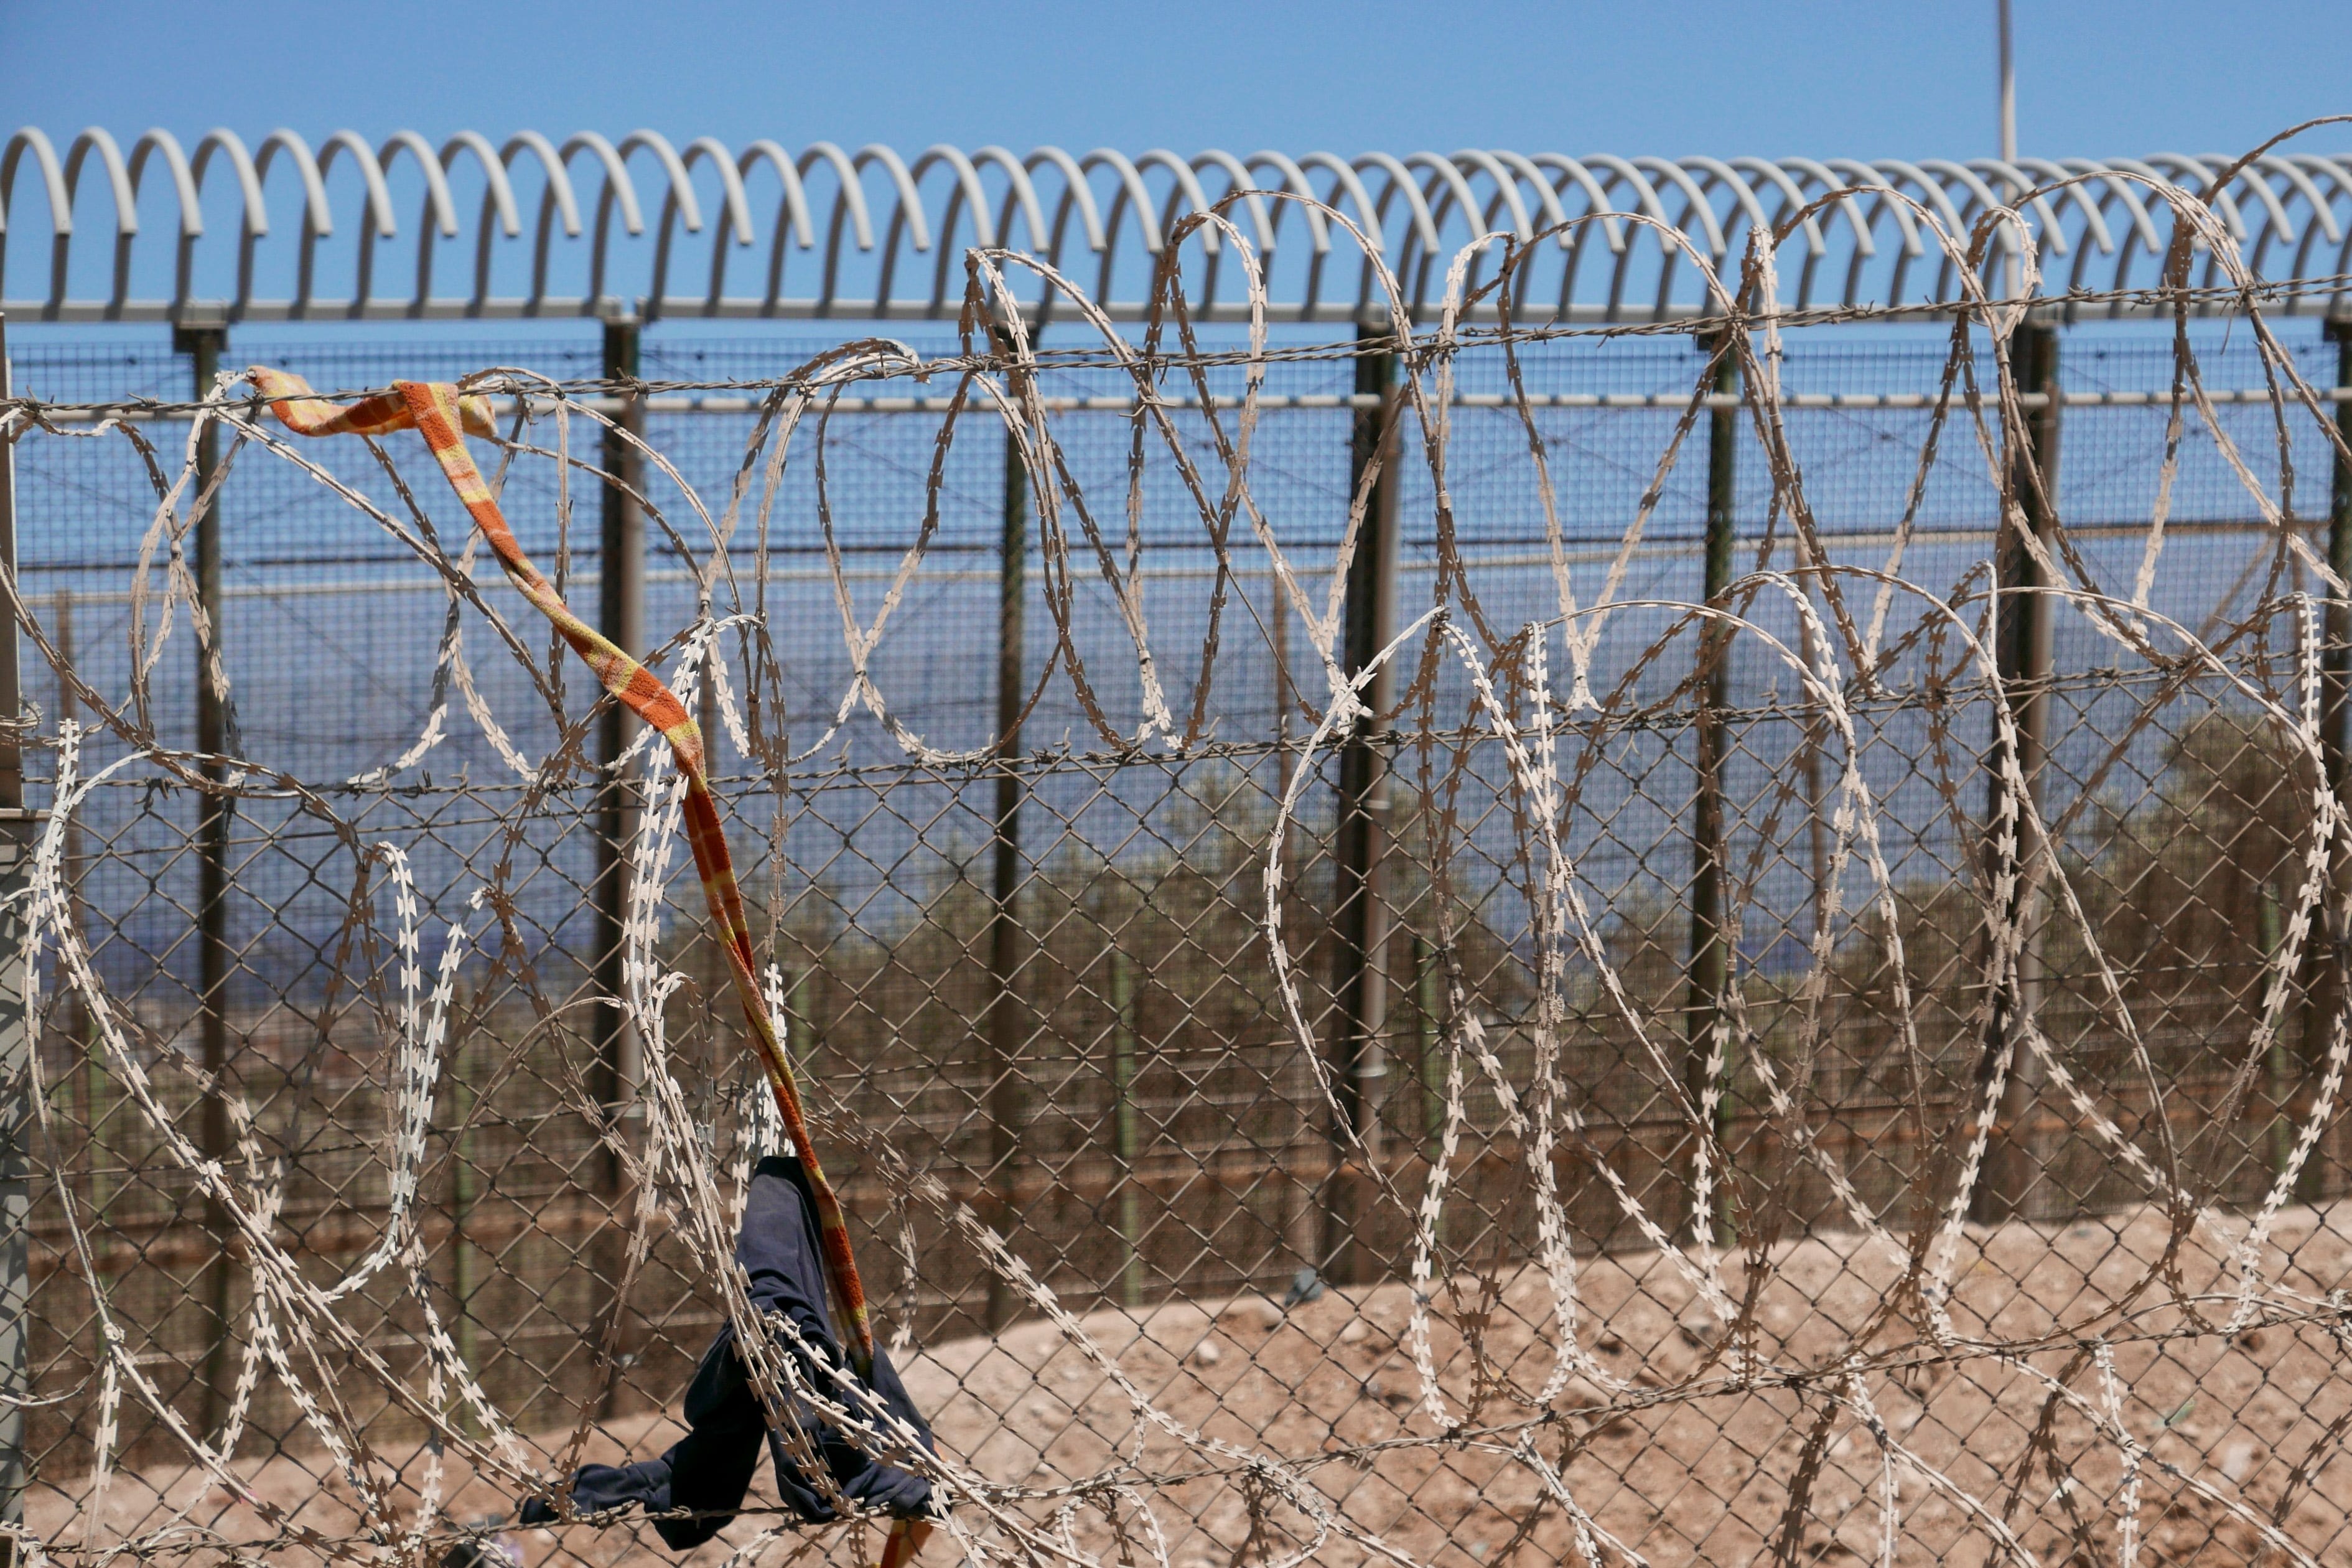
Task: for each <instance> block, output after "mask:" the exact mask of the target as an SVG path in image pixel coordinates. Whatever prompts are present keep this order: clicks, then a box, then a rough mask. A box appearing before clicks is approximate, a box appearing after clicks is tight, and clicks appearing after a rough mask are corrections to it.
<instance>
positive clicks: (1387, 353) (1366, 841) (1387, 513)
mask: <svg viewBox="0 0 2352 1568" xmlns="http://www.w3.org/2000/svg"><path fill="white" fill-rule="evenodd" d="M1390 330H1391V329H1390V327H1389V324H1388V323H1387V322H1386V321H1365V322H1364V323H1362V324H1361V325H1360V326H1359V327H1358V328H1357V333H1356V337H1357V342H1358V343H1359V344H1360V345H1361V346H1360V352H1359V353H1358V354H1357V358H1356V392H1357V395H1359V396H1369V397H1377V398H1379V399H1380V402H1379V404H1378V405H1376V406H1371V407H1364V408H1359V409H1357V410H1356V416H1355V422H1354V428H1353V439H1352V441H1351V442H1350V445H1349V465H1348V466H1349V481H1350V482H1349V495H1350V496H1361V495H1363V494H1364V487H1365V484H1366V482H1367V479H1368V477H1370V476H1371V475H1372V473H1373V469H1374V468H1375V466H1376V465H1377V468H1378V475H1377V477H1376V478H1371V479H1370V484H1371V489H1370V495H1369V496H1368V497H1366V508H1365V513H1364V525H1363V531H1362V533H1361V534H1360V537H1359V538H1358V539H1357V541H1356V554H1355V558H1354V559H1353V560H1352V561H1350V562H1349V564H1348V600H1347V613H1346V623H1345V626H1344V629H1343V631H1342V633H1341V636H1342V639H1343V646H1342V647H1341V650H1340V652H1341V657H1342V659H1343V666H1342V668H1344V669H1345V670H1346V672H1347V673H1348V674H1349V676H1355V675H1359V674H1361V673H1362V672H1363V671H1364V670H1365V669H1367V668H1370V665H1371V663H1372V660H1373V659H1374V658H1376V657H1378V655H1379V653H1380V651H1381V648H1382V647H1385V646H1386V645H1387V643H1388V640H1389V637H1390V627H1391V626H1392V625H1393V624H1394V622H1395V618H1396V616H1395V600H1396V554H1397V482H1396V473H1395V467H1396V464H1395V457H1396V450H1395V448H1396V419H1395V414H1396V395H1395V392H1396V379H1397V352H1396V350H1397V345H1396V344H1395V342H1393V341H1392V340H1391V338H1390V335H1389V334H1390ZM1395 688H1396V682H1395V677H1394V673H1393V670H1392V669H1391V668H1385V667H1384V668H1382V669H1381V673H1380V674H1379V675H1378V676H1376V677H1374V678H1373V679H1372V681H1371V682H1370V686H1369V687H1368V688H1367V689H1365V691H1364V692H1363V700H1364V702H1365V705H1366V706H1368V707H1370V709H1372V710H1373V711H1374V712H1375V713H1385V712H1386V711H1387V710H1388V709H1389V708H1390V707H1391V706H1392V705H1393V704H1394V702H1395ZM1384 729H1385V720H1380V719H1375V720H1368V721H1362V722H1360V723H1359V724H1358V725H1357V726H1356V727H1355V730H1354V731H1353V732H1352V733H1350V734H1349V737H1348V740H1347V742H1346V743H1345V745H1344V746H1343V747H1342V748H1341V750H1340V752H1339V803H1338V806H1339V810H1338V824H1337V826H1338V834H1337V837H1338V844H1337V846H1336V849H1337V855H1336V862H1337V866H1336V869H1337V872H1338V877H1337V881H1338V886H1337V887H1336V888H1335V889H1333V893H1332V920H1331V931H1332V937H1333V942H1332V963H1331V996H1332V1000H1333V1002H1334V1003H1335V1004H1336V1005H1337V1008H1338V1017H1337V1019H1336V1021H1335V1026H1334V1037H1333V1040H1332V1047H1333V1048H1332V1053H1331V1056H1332V1059H1331V1069H1332V1070H1331V1086H1332V1089H1333V1091H1334V1093H1333V1099H1334V1100H1335V1102H1336V1103H1335V1104H1334V1106H1333V1108H1332V1117H1331V1126H1330V1142H1331V1174H1330V1177H1329V1180H1328V1183H1327V1184H1326V1186H1325V1189H1324V1199H1323V1245H1322V1254H1323V1272H1324V1274H1325V1275H1326V1276H1327V1277H1328V1278H1329V1279H1332V1280H1334V1281H1336V1282H1338V1283H1340V1284H1352V1283H1354V1282H1355V1281H1356V1279H1357V1278H1358V1276H1359V1273H1360V1268H1361V1258H1360V1256H1359V1254H1360V1248H1359V1247H1358V1239H1359V1238H1358V1236H1357V1232H1358V1230H1359V1228H1360V1226H1361V1223H1362V1218H1363V1215H1362V1210H1363V1194H1364V1193H1365V1191H1366V1189H1367V1187H1368V1185H1369V1183H1368V1180H1367V1177H1366V1173H1363V1172H1361V1171H1359V1170H1358V1169H1356V1167H1355V1160H1356V1152H1355V1146H1356V1143H1357V1142H1358V1141H1359V1140H1361V1142H1362V1144H1363V1147H1364V1151H1365V1157H1366V1158H1368V1159H1370V1160H1374V1161H1377V1160H1378V1159H1379V1158H1380V1108H1379V1105H1378V1104H1377V1102H1376V1100H1375V1098H1374V1097H1375V1095H1376V1093H1377V1091H1378V1089H1379V1087H1380V1083H1379V1080H1380V1079H1381V1077H1382V1076H1383V1075H1384V1074H1385V1073H1386V1072H1387V1070H1388V1069H1387V1067H1386V1064H1385V1063H1384V1062H1383V1061H1382V1060H1381V1036H1382V1033H1383V1031H1384V1030H1385V1028H1386V1026H1387V1023H1388V975H1387V962H1386V956H1387V951H1388V936H1389V929H1388V926H1389V921H1388V916H1389V911H1388V908H1387V902H1386V900H1385V899H1384V897H1383V888H1382V881H1383V879H1382V876H1381V858H1382V856H1383V854H1384V852H1385V849H1386V839H1387V837H1388V814H1389V800H1388V770H1387V767H1386V760H1387V752H1386V747H1385V744H1384V742H1385V741H1386V739H1387V737H1386V734H1385V733H1384Z"/></svg>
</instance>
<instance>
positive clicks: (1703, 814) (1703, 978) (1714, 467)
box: [1683, 333, 1739, 1246]
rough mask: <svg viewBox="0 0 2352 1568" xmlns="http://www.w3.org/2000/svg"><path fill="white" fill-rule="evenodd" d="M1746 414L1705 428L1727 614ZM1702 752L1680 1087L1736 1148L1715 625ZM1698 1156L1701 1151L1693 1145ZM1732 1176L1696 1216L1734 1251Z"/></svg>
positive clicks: (1715, 559) (1733, 381) (1715, 575)
mask: <svg viewBox="0 0 2352 1568" xmlns="http://www.w3.org/2000/svg"><path fill="white" fill-rule="evenodd" d="M1698 346H1699V347H1700V348H1701V349H1702V350H1711V351H1718V357H1717V360H1716V362H1715V376H1714V383H1713V385H1714V390H1715V391H1716V392H1717V393H1718V394H1727V393H1734V392H1737V391H1738V390H1739V365H1738V360H1737V359H1736V358H1734V357H1733V355H1732V354H1731V353H1730V352H1729V348H1728V345H1727V343H1726V342H1724V341H1723V339H1722V338H1721V337H1720V336H1719V335H1717V334H1713V333H1709V334H1705V335H1702V336H1701V337H1700V338H1699V339H1698ZM1738 443H1739V411H1738V409H1736V408H1715V409H1711V410H1709V412H1708V415H1707V422H1706V565H1705V568H1704V570H1705V573H1706V587H1705V594H1706V603H1708V604H1710V605H1717V606H1718V607H1722V604H1723V596H1724V595H1725V593H1726V592H1727V590H1728V589H1729V588H1730V586H1731V573H1732V553H1733V548H1732V547H1733V544H1734V542H1736V540H1737V538H1738V513H1737V502H1738ZM1698 650H1699V651H1698V666H1699V683H1698V699H1699V704H1698V734H1697V742H1698V755H1697V757H1696V764H1695V769H1694V771H1695V773H1696V777H1695V778H1694V780H1693V794H1692V800H1691V889H1690V910H1691V927H1690V964H1689V969H1688V977H1689V1001H1688V1003H1687V1004H1686V1007H1685V1042H1686V1043H1685V1058H1684V1060H1685V1067H1684V1080H1683V1087H1684V1089H1685V1091H1686V1092H1687V1093H1688V1094H1689V1096H1690V1100H1691V1103H1692V1104H1693V1105H1695V1106H1698V1107H1701V1108H1704V1107H1706V1103H1707V1100H1708V1099H1709V1097H1710V1096H1712V1097H1713V1098H1714V1100H1715V1106H1714V1111H1713V1115H1712V1118H1711V1120H1712V1122H1713V1125H1712V1126H1711V1127H1709V1128H1708V1129H1707V1131H1710V1132H1711V1133H1712V1134H1713V1135H1714V1138H1715V1141H1716V1143H1717V1146H1718V1147H1720V1148H1722V1149H1723V1150H1725V1151H1726V1152H1728V1151H1729V1149H1730V1147H1731V1110H1732V1106H1731V1086H1730V1079H1731V1075H1732V1068H1733V1065H1734V1064H1733V1062H1732V1060H1731V1018H1730V1014H1729V1011H1728V1009H1727V1005H1726V998H1727V994H1728V993H1729V991H1730V988H1731V943H1730V939H1729V933H1728V932H1727V930H1726V929H1725V910H1724V897H1723V884H1724V869H1725V866H1726V862H1727V858H1728V848H1727V844H1726V835H1725V829H1724V818H1723V768H1724V762H1725V760H1726V758H1727V757H1728V756H1729V754H1730V734H1729V726H1728V722H1727V719H1726V714H1727V710H1729V708H1730V706H1731V630H1730V628H1729V627H1728V626H1725V625H1723V624H1722V623H1721V622H1718V621H1713V620H1709V621H1707V622H1706V623H1704V624H1703V625H1702V626H1701V627H1700V630H1699V638H1698ZM1694 1153H1695V1154H1697V1153H1698V1151H1697V1150H1696V1147H1694ZM1729 1176H1730V1173H1729V1172H1728V1171H1718V1172H1717V1173H1716V1176H1715V1180H1716V1185H1715V1198H1714V1202H1713V1204H1712V1205H1711V1206H1712V1207H1713V1208H1714V1210H1715V1212H1714V1213H1713V1214H1711V1215H1705V1214H1702V1215H1692V1223H1693V1225H1694V1226H1698V1227H1708V1228H1711V1229H1712V1230H1713V1232H1714V1236H1715V1239H1716V1242H1717V1245H1718V1246H1729V1245H1730V1244H1731V1239H1732V1237H1731V1217H1732V1205H1731V1190H1730V1184H1729Z"/></svg>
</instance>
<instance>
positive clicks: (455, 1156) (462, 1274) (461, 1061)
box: [449, 1035, 482, 1433]
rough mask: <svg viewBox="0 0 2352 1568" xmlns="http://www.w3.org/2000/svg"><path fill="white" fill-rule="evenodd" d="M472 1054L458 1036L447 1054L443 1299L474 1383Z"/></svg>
mask: <svg viewBox="0 0 2352 1568" xmlns="http://www.w3.org/2000/svg"><path fill="white" fill-rule="evenodd" d="M475 1054H476V1053H475V1052H474V1050H473V1048H472V1042H471V1041H470V1040H469V1039H468V1038H467V1037H465V1036H462V1035H461V1036H460V1037H458V1039H457V1044H456V1045H455V1046H454V1047H451V1049H450V1052H449V1077H450V1078H451V1079H453V1080H454V1081H453V1082H452V1083H451V1084H450V1096H449V1099H450V1105H449V1110H450V1113H451V1114H452V1115H453V1116H454V1117H456V1119H457V1140H456V1142H457V1147H456V1148H455V1149H453V1150H452V1151H451V1152H450V1157H449V1164H450V1171H449V1296H450V1300H452V1301H453V1302H454V1303H455V1305H456V1308H457V1324H456V1330H457V1335H456V1337H457V1361H458V1363H459V1364H460V1365H462V1366H463V1367H465V1369H466V1374H467V1376H469V1377H472V1378H475V1379H477V1380H478V1379H479V1378H480V1377H481V1375H482V1362H481V1346H480V1334H479V1327H478V1321H477V1320H476V1318H475V1316H474V1298H475V1296H476V1295H477V1294H478V1292H479V1291H480V1289H481V1288H482V1279H481V1274H482V1257H481V1252H480V1249H479V1248H478V1247H475V1245H474V1239H473V1234H472V1230H473V1223H474V1205H475V1203H476V1202H477V1200H478V1198H479V1196H480V1194H479V1192H478V1188H477V1184H476V1182H475V1179H474V1160H475V1155H476V1152H477V1151H476V1148H475V1144H474V1104H475V1101H474V1075H473V1071H472V1067H471V1058H473V1057H474V1055H475ZM457 1419H458V1423H459V1426H460V1428H461V1429H462V1430H464V1431H466V1432H467V1433H472V1432H474V1431H476V1430H477V1417H476V1415H475V1414H474V1407H473V1406H472V1405H470V1404H467V1405H461V1407H460V1409H459V1413H458V1417H457Z"/></svg>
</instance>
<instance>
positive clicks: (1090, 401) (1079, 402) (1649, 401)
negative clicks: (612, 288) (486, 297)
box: [0, 386, 2352, 425]
mask: <svg viewBox="0 0 2352 1568" xmlns="http://www.w3.org/2000/svg"><path fill="white" fill-rule="evenodd" d="M2311 391H2312V395H2313V396H2315V398H2317V399H2318V400H2319V401H2320V402H2322V403H2352V386H2315V387H2313V388H2312V389H2311ZM2278 396H2279V395H2278V394H2277V393H2276V392H2274V391H2273V390H2271V389H2270V388H2268V387H2260V386H2250V387H2225V388H2220V389H2211V390H2208V391H2206V392H2205V393H2204V394H2203V397H2204V400H2205V401H2206V402H2208V403H2210V404H2213V405H2217V406H2231V405H2247V404H2269V403H2271V402H2273V400H2275V399H2277V398H2278ZM2050 400H2051V395H2050V394H2048V393H2043V392H2024V393H2020V394H2018V395H2017V404H2018V406H2019V407H2021V408H2046V407H2048V406H2049V405H2050ZM2057 400H2058V403H2059V405H2060V406H2061V407H2064V408H2167V407H2170V406H2171V405H2172V403H2173V401H2174V398H2173V395H2172V394H2171V393H2169V392H2066V393H2060V394H2058V395H2057ZM765 401H766V400H765V399H762V398H756V397H742V396H737V395H718V396H710V397H663V396H653V397H647V398H646V399H644V400H643V402H642V403H641V404H638V405H632V404H630V403H628V402H627V401H626V400H625V399H622V398H617V397H574V398H566V399H562V400H561V401H559V400H558V399H555V398H536V397H535V398H533V399H531V405H532V411H533V412H534V413H552V412H554V410H555V409H556V408H558V407H559V406H569V407H572V408H575V409H583V410H587V411H590V412H593V413H597V414H618V413H620V412H621V411H622V410H623V409H625V408H627V407H631V406H642V407H643V408H644V409H645V410H646V412H647V413H648V414H735V415H742V414H755V413H757V412H758V411H759V410H760V408H761V405H763V403H764V402H765ZM819 401H820V402H821V404H822V405H823V406H824V407H825V408H827V409H829V410H830V411H832V412H833V413H835V414H948V413H951V412H954V411H955V409H956V405H957V400H956V399H954V398H952V397H842V398H836V399H820V400H819ZM1037 401H1038V402H1039V403H1040V404H1042V405H1044V407H1045V410H1046V412H1048V413H1051V414H1131V413H1133V412H1135V411H1136V410H1137V409H1138V408H1142V407H1147V406H1149V407H1152V408H1165V409H1169V410H1171V411H1180V412H1181V411H1186V410H1190V411H1192V412H1195V413H1197V412H1199V411H1200V409H1201V408H1202V406H1203V404H1202V400H1201V399H1200V398H1197V397H1153V398H1150V399H1148V400H1147V399H1144V398H1139V397H1134V396H1105V397H1041V398H1039V399H1038V400H1037ZM1694 401H1696V404H1697V405H1698V406H1699V407H1700V408H1703V409H1710V410H1712V409H1717V408H1732V409H1737V408H1744V407H1746V406H1748V404H1749V403H1750V402H1751V401H1753V400H1752V399H1749V398H1747V397H1743V396H1741V395H1738V394H1737V393H1712V392H1711V393H1708V394H1706V395H1704V396H1701V397H1699V398H1697V399H1696V400H1694V399H1693V398H1692V396H1691V395H1690V394H1688V393H1686V392H1557V393H1529V394H1528V395H1525V396H1524V397H1522V396H1519V395H1514V394H1510V393H1501V392H1465V393H1456V394H1455V395H1454V396H1453V397H1451V398H1449V399H1448V400H1447V406H1449V407H1454V408H1517V407H1519V406H1520V405H1523V404H1524V405H1526V406H1527V407H1529V408H1668V409H1682V408H1688V407H1690V406H1691V405H1692V404H1693V402H1694ZM1774 401H1775V402H1776V403H1777V404H1778V405H1780V407H1782V408H1821V409H1836V408H1843V409H1852V410H1855V411H1858V412H1868V411H1871V410H1874V409H1926V408H1933V407H1935V406H1936V405H1937V401H1938V398H1937V395H1936V394H1935V393H1932V392H1790V393H1783V394H1781V395H1780V396H1779V397H1778V398H1776V399H1774ZM1979 401H1980V402H1981V403H1984V404H1988V405H1989V404H1990V403H1992V402H1993V401H1994V400H1993V399H1992V398H1991V397H1990V396H1987V397H1983V398H1981V399H1980V400H1979ZM2180 401H2181V402H2182V404H2183V405H2194V404H2195V402H2196V401H2197V400H2196V399H2195V398H2190V397H2184V398H2182V399H2180ZM2288 401H2293V398H2292V396H2290V397H2289V399H2288ZM488 403H489V405H490V408H491V410H492V412H493V413H495V414H498V415H500V416H507V415H511V414H512V413H513V412H514V411H515V399H513V398H511V397H492V398H490V399H488ZM1249 403H1254V404H1255V406H1256V407H1257V408H1258V409H1259V410H1261V411H1262V412H1268V413H1271V412H1276V411H1280V410H1287V409H1315V408H1320V409H1356V408H1378V407H1379V406H1380V405H1381V399H1380V398H1379V397H1377V396H1373V395H1366V394H1360V393H1296V394H1278V395H1266V396H1264V397H1258V398H1255V399H1244V398H1240V397H1220V396H1213V397H1211V398H1209V399H1208V400H1207V403H1206V406H1208V407H1210V408H1214V409H1218V410H1238V409H1240V408H1242V407H1243V406H1244V405H1245V404H1249ZM1950 403H1951V405H1952V407H1953V408H1955V409H1962V408H1966V407H1967V406H1969V399H1967V398H1965V397H1961V396H1958V395H1954V396H1953V397H1952V398H1951V399H1950ZM18 406H22V407H26V408H29V409H36V410H37V411H38V413H39V416H40V417H41V418H43V419H45V420H47V421H48V422H50V423H52V424H57V425H90V424H96V423H97V422H99V421H100V420H102V419H121V420H127V421H134V422H138V423H142V424H143V423H150V422H162V421H168V420H175V419H176V420H182V421H184V420H185V419H186V418H187V417H188V414H189V411H190V409H191V407H192V406H193V405H188V404H158V405H152V406H148V405H138V404H130V405H124V404H51V403H38V402H36V401H33V400H30V399H25V400H20V401H19V403H18ZM0 408H5V405H0ZM962 412H963V414H964V416H966V417H968V418H974V419H981V418H988V417H992V416H991V415H990V414H989V413H988V411H987V410H986V409H984V408H982V407H980V406H978V405H974V404H973V403H972V402H971V400H970V399H965V400H964V402H963V405H962Z"/></svg>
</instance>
